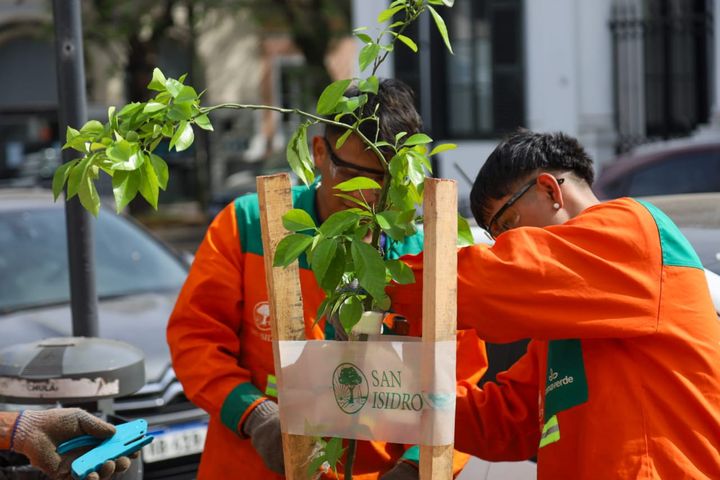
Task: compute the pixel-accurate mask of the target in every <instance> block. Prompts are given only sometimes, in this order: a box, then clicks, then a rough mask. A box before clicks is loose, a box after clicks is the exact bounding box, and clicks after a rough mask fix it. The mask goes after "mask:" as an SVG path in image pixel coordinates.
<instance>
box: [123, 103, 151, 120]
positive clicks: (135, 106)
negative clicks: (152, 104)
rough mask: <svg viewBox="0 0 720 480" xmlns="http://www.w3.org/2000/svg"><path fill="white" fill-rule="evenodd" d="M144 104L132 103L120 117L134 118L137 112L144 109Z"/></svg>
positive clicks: (125, 107) (126, 106) (124, 109)
mask: <svg viewBox="0 0 720 480" xmlns="http://www.w3.org/2000/svg"><path fill="white" fill-rule="evenodd" d="M143 105H145V104H144V103H140V102H132V103H128V104H127V105H125V106H124V107H123V108H122V109H121V110H120V112H119V113H118V116H120V117H132V116H133V115H135V114H136V113H137V112H139V111H140V110H142V109H143Z"/></svg>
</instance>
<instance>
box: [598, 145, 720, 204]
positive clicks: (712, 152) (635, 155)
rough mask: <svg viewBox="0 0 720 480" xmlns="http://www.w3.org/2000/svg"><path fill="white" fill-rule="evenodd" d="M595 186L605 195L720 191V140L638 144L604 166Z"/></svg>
mask: <svg viewBox="0 0 720 480" xmlns="http://www.w3.org/2000/svg"><path fill="white" fill-rule="evenodd" d="M593 190H595V193H596V194H597V196H598V197H599V198H601V199H609V198H618V197H644V196H650V195H673V194H681V193H698V192H720V141H715V142H704V143H699V142H698V141H688V140H676V141H671V142H660V143H655V144H651V145H647V146H642V147H638V148H637V149H636V150H634V151H633V152H630V153H628V154H625V155H622V156H621V157H619V158H618V159H617V160H616V161H614V162H613V163H612V164H610V165H609V166H608V167H607V168H605V169H604V170H602V171H601V172H600V174H599V175H598V177H597V179H596V180H595V184H594V185H593Z"/></svg>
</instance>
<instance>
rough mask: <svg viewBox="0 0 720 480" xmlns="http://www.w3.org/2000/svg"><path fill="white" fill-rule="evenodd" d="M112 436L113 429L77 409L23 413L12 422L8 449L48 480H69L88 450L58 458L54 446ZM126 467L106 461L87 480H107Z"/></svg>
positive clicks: (122, 459)
mask: <svg viewBox="0 0 720 480" xmlns="http://www.w3.org/2000/svg"><path fill="white" fill-rule="evenodd" d="M114 434H115V427H114V426H112V425H111V424H109V423H107V422H104V421H102V420H100V419H99V418H97V417H95V416H93V415H91V414H89V413H87V412H86V411H84V410H81V409H79V408H55V409H51V410H25V411H23V412H22V413H21V414H20V415H19V416H18V418H17V420H16V421H15V426H14V432H13V436H12V443H11V449H12V450H13V451H15V452H17V453H21V454H23V455H25V456H26V457H27V458H28V459H29V460H30V464H31V465H33V466H34V467H36V468H38V469H40V470H42V471H43V472H44V473H45V474H46V475H47V476H48V477H50V478H51V479H53V480H71V479H72V473H71V466H72V462H73V461H74V460H75V459H76V458H78V457H79V456H81V455H82V454H84V453H86V452H87V451H88V450H89V449H90V448H89V447H88V448H85V449H81V448H78V449H74V450H72V451H70V452H68V453H67V454H65V455H59V454H58V453H57V452H56V451H55V450H56V448H57V446H58V445H60V444H61V443H63V442H65V441H67V440H70V439H72V438H75V437H79V436H80V435H93V436H95V437H98V438H108V437H111V436H113V435H114ZM129 467H130V459H129V458H128V457H119V458H117V459H115V460H109V461H107V462H105V463H104V464H103V465H102V467H100V470H99V471H98V472H92V473H90V474H89V475H88V476H87V480H107V479H109V478H111V477H112V476H113V474H115V473H120V472H124V471H125V470H127V469H128V468H129Z"/></svg>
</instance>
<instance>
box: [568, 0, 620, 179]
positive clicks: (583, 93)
mask: <svg viewBox="0 0 720 480" xmlns="http://www.w3.org/2000/svg"><path fill="white" fill-rule="evenodd" d="M575 5H576V9H575V10H576V11H575V15H576V18H575V22H573V24H574V26H575V33H574V36H575V38H576V39H577V42H578V45H577V48H576V51H575V53H576V58H575V65H576V68H577V79H578V97H579V101H578V117H577V121H578V125H577V135H578V138H579V140H580V142H582V144H583V145H585V148H586V149H587V150H588V152H589V153H590V155H591V157H592V158H593V159H594V160H595V165H596V169H597V167H598V166H601V165H602V164H604V163H607V162H608V161H609V160H612V158H613V157H614V156H615V140H616V134H615V124H614V123H615V122H614V111H615V100H614V92H613V72H614V67H613V57H612V32H611V31H610V26H609V21H610V14H611V7H612V0H593V1H591V2H587V1H586V2H577V3H576V4H575Z"/></svg>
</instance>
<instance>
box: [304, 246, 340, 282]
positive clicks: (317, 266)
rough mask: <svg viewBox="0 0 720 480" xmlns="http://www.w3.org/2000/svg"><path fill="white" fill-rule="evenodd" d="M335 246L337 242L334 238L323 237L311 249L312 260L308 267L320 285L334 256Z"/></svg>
mask: <svg viewBox="0 0 720 480" xmlns="http://www.w3.org/2000/svg"><path fill="white" fill-rule="evenodd" d="M337 247H338V242H337V240H336V239H335V238H323V239H322V240H320V242H318V244H317V247H315V249H314V250H313V261H312V265H310V267H311V268H312V271H313V273H314V274H315V279H316V280H317V282H318V285H321V286H322V285H323V284H324V283H325V282H324V280H325V274H326V273H327V271H328V268H329V267H330V264H331V263H332V261H333V259H334V258H335V251H336V250H337Z"/></svg>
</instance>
